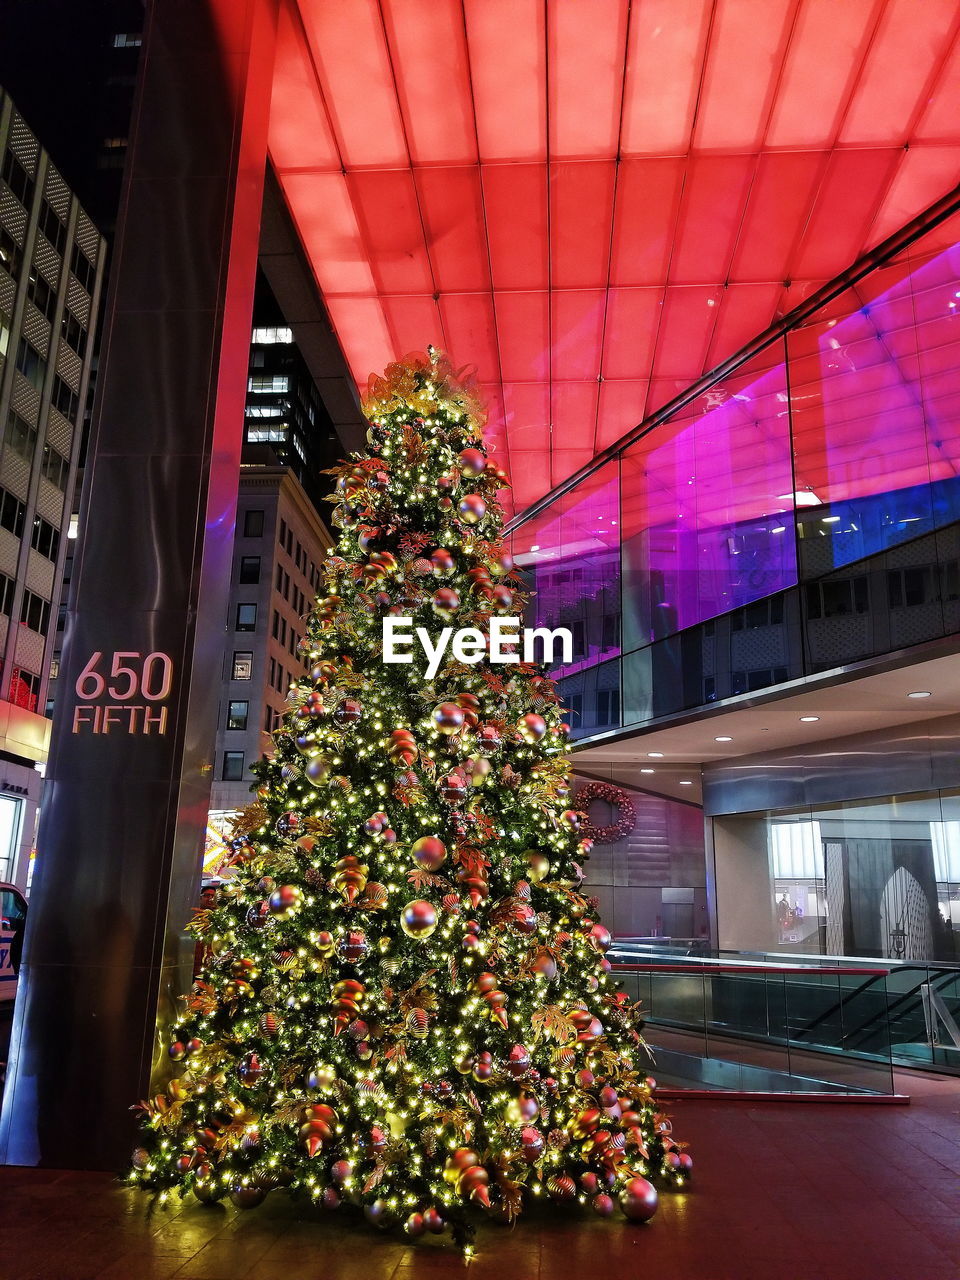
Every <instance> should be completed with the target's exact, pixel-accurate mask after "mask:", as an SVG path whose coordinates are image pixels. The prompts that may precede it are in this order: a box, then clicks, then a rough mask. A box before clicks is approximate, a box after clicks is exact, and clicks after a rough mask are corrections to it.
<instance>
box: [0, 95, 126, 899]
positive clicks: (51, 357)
mask: <svg viewBox="0 0 960 1280" xmlns="http://www.w3.org/2000/svg"><path fill="white" fill-rule="evenodd" d="M0 155H2V158H3V165H2V180H0V423H2V425H3V444H2V455H0V592H2V598H0V642H2V652H3V657H2V667H0V719H2V737H0V760H2V762H3V763H2V768H0V815H2V817H0V879H13V880H15V881H16V882H17V883H18V884H20V885H21V886H25V885H26V884H27V882H28V880H29V878H30V859H29V853H30V846H31V842H32V837H33V828H34V823H35V816H36V807H37V802H38V799H39V788H40V781H41V779H40V774H39V773H38V772H37V769H36V766H38V765H41V766H42V764H43V762H44V761H45V759H46V753H47V745H48V741H49V729H50V722H49V720H48V719H47V718H46V717H45V711H46V702H47V686H48V681H49V678H50V675H51V660H52V656H53V647H54V636H55V632H56V619H57V613H58V605H59V602H60V591H61V578H62V574H63V566H64V561H65V558H66V555H67V550H68V545H69V544H68V538H69V536H70V533H71V530H70V527H69V524H70V521H69V516H70V511H71V509H72V508H71V502H72V499H73V491H74V482H75V477H76V467H77V456H78V450H79V447H80V423H81V418H82V412H83V405H84V403H85V399H86V395H87V385H88V381H89V377H90V364H91V359H92V355H93V345H94V339H95V330H96V316H97V308H98V305H99V300H100V291H101V282H102V277H103V270H104V259H105V242H104V240H103V237H102V236H101V235H100V233H99V231H98V230H97V228H96V227H95V226H94V224H93V222H92V221H91V220H90V218H89V217H88V216H87V214H86V212H85V211H84V210H83V208H81V206H80V204H79V203H78V201H77V199H76V197H75V196H74V195H73V193H72V192H71V191H70V189H69V187H68V186H67V185H66V183H65V182H64V180H63V178H62V177H61V176H60V174H59V172H58V171H57V169H56V168H55V166H54V165H53V162H52V161H51V159H50V157H49V155H48V154H47V152H46V151H45V150H44V149H43V147H42V146H41V144H40V142H39V141H38V140H37V138H36V137H35V136H34V134H33V133H32V132H31V130H30V127H29V125H28V123H27V122H26V121H25V120H24V119H23V117H22V116H21V115H20V113H19V112H18V111H17V109H16V106H15V105H14V103H13V102H12V100H11V99H10V97H9V96H7V95H5V94H4V93H3V92H2V91H0Z"/></svg>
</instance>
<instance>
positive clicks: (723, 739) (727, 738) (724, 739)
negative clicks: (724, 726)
mask: <svg viewBox="0 0 960 1280" xmlns="http://www.w3.org/2000/svg"><path fill="white" fill-rule="evenodd" d="M732 741H733V739H732V738H731V737H730V736H729V734H726V733H722V734H721V735H720V737H719V738H714V742H732Z"/></svg>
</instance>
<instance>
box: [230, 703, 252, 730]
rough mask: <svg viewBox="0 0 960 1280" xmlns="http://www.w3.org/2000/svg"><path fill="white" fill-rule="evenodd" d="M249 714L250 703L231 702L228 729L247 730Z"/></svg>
mask: <svg viewBox="0 0 960 1280" xmlns="http://www.w3.org/2000/svg"><path fill="white" fill-rule="evenodd" d="M249 714H250V703H249V702H239V701H234V702H230V703H229V704H228V706H227V728H228V729H245V728H246V727H247V717H248V716H249Z"/></svg>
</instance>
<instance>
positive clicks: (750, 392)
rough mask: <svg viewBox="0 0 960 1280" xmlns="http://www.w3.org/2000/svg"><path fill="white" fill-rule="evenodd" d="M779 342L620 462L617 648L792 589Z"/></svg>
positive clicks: (639, 643) (793, 561)
mask: <svg viewBox="0 0 960 1280" xmlns="http://www.w3.org/2000/svg"><path fill="white" fill-rule="evenodd" d="M780 354H781V348H780V346H779V345H777V346H775V347H773V348H771V349H768V351H766V352H765V353H764V354H763V356H762V357H760V358H758V360H756V361H754V362H752V363H751V364H750V365H748V366H746V367H745V368H743V369H741V370H739V371H738V372H737V374H736V376H735V377H734V378H730V379H727V380H726V381H725V382H723V383H722V384H718V385H717V386H715V387H713V388H712V389H711V390H710V391H709V392H707V393H706V394H704V395H702V396H700V397H698V398H697V400H695V401H693V402H692V403H691V404H690V405H689V406H688V407H687V409H686V410H685V414H684V417H683V419H680V420H675V421H673V422H670V423H668V424H665V425H663V426H661V427H656V428H654V430H653V431H651V432H650V434H649V435H648V436H646V437H644V438H643V439H642V440H640V441H638V442H637V443H636V444H635V445H633V446H632V447H631V448H629V449H628V450H627V451H626V452H625V453H624V455H623V460H622V474H623V498H622V505H623V561H624V568H623V572H624V623H623V627H624V639H623V645H624V650H625V651H627V650H630V649H634V648H638V647H640V646H642V645H645V644H649V643H650V642H651V641H653V640H656V639H659V638H660V637H662V636H665V635H669V634H671V633H673V632H675V631H678V630H682V629H683V628H685V627H689V626H693V625H694V624H695V623H697V622H701V621H703V620H704V619H705V618H711V617H715V616H716V615H718V614H721V613H726V612H728V611H729V610H730V609H735V608H737V607H738V606H740V605H743V604H748V603H750V602H751V601H753V600H758V599H760V598H761V597H763V596H767V595H771V594H773V593H774V592H776V591H780V590H782V589H783V588H785V587H787V586H790V585H791V584H793V583H795V582H796V557H795V549H794V540H793V537H792V531H791V517H792V500H793V498H792V495H793V479H792V471H791V466H790V446H789V430H788V427H789V423H788V416H787V394H786V379H785V373H784V367H783V364H782V363H775V364H773V365H772V367H771V362H773V361H776V360H777V358H778V356H779V355H780Z"/></svg>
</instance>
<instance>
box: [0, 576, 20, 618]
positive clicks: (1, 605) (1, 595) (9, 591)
mask: <svg viewBox="0 0 960 1280" xmlns="http://www.w3.org/2000/svg"><path fill="white" fill-rule="evenodd" d="M16 585H17V584H16V583H15V582H14V580H13V578H8V577H7V575H6V574H5V573H0V613H4V614H6V616H7V617H8V618H9V617H10V610H11V609H12V608H13V593H14V590H15V588H16Z"/></svg>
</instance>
